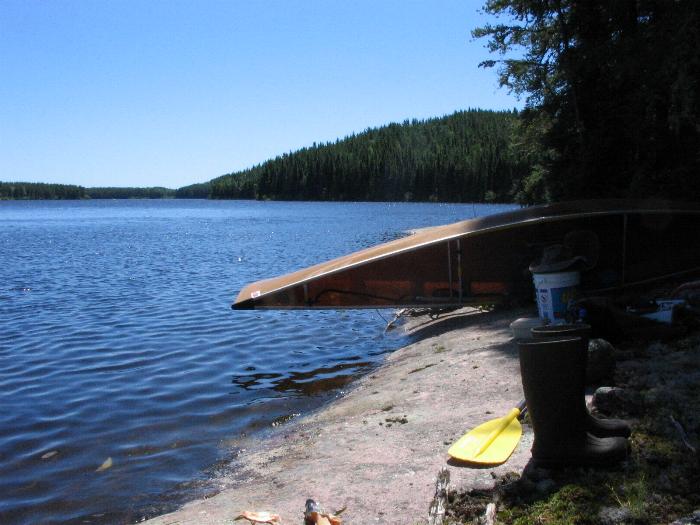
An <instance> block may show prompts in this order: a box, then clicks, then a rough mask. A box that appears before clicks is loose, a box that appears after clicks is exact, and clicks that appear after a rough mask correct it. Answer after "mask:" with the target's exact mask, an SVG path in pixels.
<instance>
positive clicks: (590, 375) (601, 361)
mask: <svg viewBox="0 0 700 525" xmlns="http://www.w3.org/2000/svg"><path fill="white" fill-rule="evenodd" d="M614 372H615V348H614V347H613V345H611V344H610V343H608V342H607V341H606V340H605V339H591V340H590V342H589V343H588V365H587V366H586V383H587V384H596V383H600V382H601V381H605V380H606V379H609V378H611V377H612V376H613V373H614Z"/></svg>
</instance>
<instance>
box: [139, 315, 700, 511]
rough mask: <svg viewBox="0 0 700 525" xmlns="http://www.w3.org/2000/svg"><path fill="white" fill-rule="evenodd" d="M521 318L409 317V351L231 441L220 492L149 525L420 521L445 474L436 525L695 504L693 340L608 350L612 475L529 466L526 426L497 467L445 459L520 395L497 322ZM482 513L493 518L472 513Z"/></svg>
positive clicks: (603, 393) (699, 375)
mask: <svg viewBox="0 0 700 525" xmlns="http://www.w3.org/2000/svg"><path fill="white" fill-rule="evenodd" d="M527 313H531V312H530V311H525V310H510V311H501V312H486V313H484V312H478V311H474V310H469V309H463V310H458V311H456V312H453V313H450V314H446V315H443V316H441V317H439V318H438V319H430V318H429V317H428V316H423V317H419V318H415V319H412V320H410V322H409V323H407V325H406V326H405V327H404V329H405V330H407V332H408V333H409V335H410V336H411V340H412V341H413V342H412V343H411V344H409V345H408V346H406V347H404V348H402V349H400V350H397V351H396V352H394V353H392V354H391V355H389V356H388V357H387V359H386V362H385V363H384V364H383V365H382V366H381V367H380V368H378V369H377V370H376V371H374V372H373V373H372V374H371V375H368V376H366V377H364V378H362V379H360V380H358V381H357V382H356V384H355V385H354V386H353V387H352V388H351V389H350V390H349V391H348V392H347V393H345V394H344V395H343V396H341V397H340V398H339V399H337V400H336V401H334V402H332V403H331V404H330V405H328V406H327V407H325V408H323V409H322V410H320V411H319V412H317V413H315V414H312V415H309V416H306V417H303V418H299V419H298V420H293V421H290V422H289V423H287V424H285V425H282V426H280V427H279V428H277V429H275V431H274V433H273V434H272V435H271V436H270V437H269V438H268V439H266V440H264V441H261V442H248V443H240V444H239V445H240V447H241V449H242V452H241V454H240V455H239V457H238V459H237V461H236V464H235V465H234V466H233V467H232V469H231V471H232V472H235V474H231V475H230V476H228V477H226V476H225V477H224V478H223V479H222V480H221V485H222V486H225V487H226V488H225V489H224V490H222V492H220V493H219V494H217V495H215V496H213V497H211V498H208V499H202V500H197V501H193V502H190V503H188V504H186V505H185V506H184V507H182V508H181V509H179V510H177V511H175V512H173V513H169V514H166V515H163V516H159V517H157V518H154V519H151V520H149V521H148V523H151V524H159V525H165V524H195V523H196V524H227V523H233V520H234V518H235V517H236V516H238V515H239V514H240V512H241V511H243V510H257V511H262V510H267V511H273V512H275V513H277V514H279V515H281V517H282V523H285V524H289V523H301V521H302V512H303V508H304V503H305V501H306V499H307V498H314V499H315V500H317V501H320V502H321V503H322V504H323V505H324V506H325V508H326V509H328V510H338V509H345V510H344V511H343V513H342V518H343V522H344V523H348V524H369V523H372V524H387V525H388V524H408V525H412V524H419V523H426V522H427V519H428V509H429V506H430V504H431V499H432V497H433V495H434V492H435V480H436V476H438V473H439V472H440V470H441V469H442V468H444V467H447V468H448V470H449V473H450V477H451V492H450V496H449V500H448V504H447V516H446V518H445V521H444V523H445V524H447V523H486V522H487V521H484V520H485V519H492V520H493V519H495V521H491V522H492V523H509V524H510V523H512V524H526V523H534V522H537V523H546V524H569V523H581V524H584V523H585V524H606V525H607V524H613V523H644V524H646V523H648V524H651V523H669V522H671V521H673V520H676V519H680V518H683V517H684V516H686V517H687V516H691V517H692V512H693V511H694V510H695V509H698V508H700V496H699V492H698V490H699V489H698V487H700V468H699V467H700V464H699V463H698V453H697V445H698V432H699V429H700V410H698V409H700V406H699V405H700V390H698V389H699V388H700V336H693V335H691V336H686V337H683V338H680V339H676V340H674V341H672V342H665V343H658V342H656V343H651V344H648V343H645V344H640V343H634V344H631V343H630V344H620V345H617V346H616V348H615V350H614V357H615V360H616V363H617V370H616V373H615V377H614V380H613V381H612V382H611V383H610V384H609V385H608V386H610V388H608V389H607V390H599V392H598V394H597V396H596V397H595V399H594V402H595V405H596V406H597V407H598V409H599V410H601V411H603V410H604V411H605V412H606V414H609V415H615V416H616V417H620V416H622V417H627V418H630V419H631V420H632V421H633V422H634V426H633V435H632V438H631V443H632V455H631V456H630V459H629V460H628V461H627V462H626V463H625V465H624V466H622V467H620V468H619V469H617V470H613V471H593V470H585V469H572V470H570V471H568V470H567V471H560V472H549V471H542V470H537V469H532V468H531V467H529V465H528V462H529V460H530V446H531V444H532V432H531V429H530V427H529V426H528V424H527V421H526V422H525V424H524V426H523V427H524V432H523V437H522V439H521V441H520V443H519V445H518V447H517V448H516V449H515V451H514V453H513V455H512V456H511V457H510V459H509V460H508V461H507V462H506V463H505V464H503V465H500V466H498V467H495V468H483V469H474V468H468V467H465V466H464V465H460V464H457V463H454V462H451V461H448V456H447V454H446V451H447V448H448V447H449V445H450V444H451V443H453V442H454V441H455V440H456V439H457V438H459V437H460V436H461V435H462V434H463V433H464V432H466V431H467V430H469V429H471V428H473V427H474V426H476V425H478V424H479V423H482V422H484V421H486V420H488V419H491V418H493V417H496V416H499V415H503V414H505V413H506V412H507V411H508V410H509V409H510V408H512V407H513V406H515V405H516V404H517V402H518V401H519V400H520V399H521V398H522V386H521V383H520V374H519V363H518V358H517V347H516V345H515V343H514V342H513V340H512V336H511V332H510V329H509V324H510V322H511V321H513V320H514V319H516V318H517V317H521V316H523V315H524V314H527ZM674 421H675V423H674ZM679 429H680V430H679ZM681 436H684V437H681ZM692 449H694V450H695V452H692ZM489 504H492V508H491V510H490V512H491V515H492V518H484V516H485V515H486V514H487V512H486V511H487V507H488V505H489ZM689 519H690V518H689ZM687 523H693V522H692V521H688V522H687Z"/></svg>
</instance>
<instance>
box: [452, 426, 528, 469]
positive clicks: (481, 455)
mask: <svg viewBox="0 0 700 525" xmlns="http://www.w3.org/2000/svg"><path fill="white" fill-rule="evenodd" d="M507 419H510V421H507ZM499 428H502V430H501V431H500V432H499V431H498V430H499ZM494 432H496V435H495V436H494ZM522 433H523V430H522V427H521V426H520V421H518V418H517V417H512V416H511V415H510V414H509V415H508V416H504V417H499V418H496V419H492V420H491V421H487V422H486V423H482V424H481V425H479V426H478V427H476V428H474V429H473V430H471V431H470V432H469V433H467V434H465V435H463V436H462V437H461V438H459V439H458V440H457V441H456V442H455V444H454V445H452V446H451V447H450V449H449V450H448V451H447V453H448V454H449V455H450V457H452V458H454V459H458V460H460V461H467V462H469V463H476V464H479V465H500V464H501V463H504V462H505V461H506V460H507V459H508V458H509V457H510V455H511V454H512V453H513V450H515V447H516V445H517V444H518V441H520V436H521V435H522ZM489 440H491V442H490V444H488V446H486V447H485V448H484V445H485V444H486V443H488V441H489ZM482 449H483V451H481V450H482ZM480 451H481V452H480Z"/></svg>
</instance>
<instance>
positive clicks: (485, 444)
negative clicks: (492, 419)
mask: <svg viewBox="0 0 700 525" xmlns="http://www.w3.org/2000/svg"><path fill="white" fill-rule="evenodd" d="M524 408H525V400H524V399H523V400H522V401H520V403H518V406H517V407H515V408H513V409H511V411H510V412H508V414H506V415H505V416H504V417H502V418H501V423H500V424H499V425H498V426H497V427H496V428H494V429H493V430H492V431H491V433H490V434H489V435H488V436H486V439H485V440H484V442H483V443H482V444H481V446H480V447H479V448H478V450H477V451H476V454H474V457H478V456H479V455H480V454H482V453H483V452H484V451H485V450H486V449H487V448H489V447H490V446H491V443H493V442H494V440H495V439H496V438H497V437H498V436H499V435H500V434H501V432H503V430H505V428H506V427H507V426H508V425H510V422H511V421H513V420H514V419H515V418H516V417H518V416H519V415H520V414H521V413H522V411H523V409H524Z"/></svg>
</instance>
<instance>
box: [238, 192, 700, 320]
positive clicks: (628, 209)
mask: <svg viewBox="0 0 700 525" xmlns="http://www.w3.org/2000/svg"><path fill="white" fill-rule="evenodd" d="M699 228H700V207H698V206H697V205H694V204H692V205H691V204H678V203H669V202H631V201H586V202H575V203H563V204H557V205H551V206H538V207H531V208H524V209H522V210H517V211H514V212H508V213H503V214H497V215H492V216H488V217H481V218H478V219H473V220H469V221H462V222H459V223H455V224H451V225H447V226H440V227H436V228H429V229H426V230H423V231H420V232H418V233H416V234H415V235H412V236H409V237H405V238H402V239H398V240H396V241H393V242H390V243H386V244H382V245H379V246H375V247H372V248H368V249H366V250H362V251H360V252H356V253H353V254H350V255H347V256H344V257H340V258H338V259H334V260H333V261H328V262H326V263H321V264H319V265H316V266H313V267H310V268H306V269H303V270H299V271H297V272H294V273H291V274H287V275H284V276H280V277H276V278H273V279H268V280H265V281H259V282H257V283H253V284H251V285H248V286H246V287H245V288H244V289H243V290H241V292H240V293H239V295H238V297H237V299H236V301H235V302H234V304H233V305H232V307H233V308H235V309H253V308H256V309H257V308H274V309H279V308H304V309H308V308H330V309H335V308H394V307H427V306H431V307H433V306H434V307H438V306H439V307H446V306H460V305H470V304H471V305H474V304H489V303H494V302H498V301H500V300H508V299H522V298H531V297H532V296H533V286H532V275H531V273H530V271H529V269H528V268H529V265H530V264H531V263H532V262H533V261H534V260H536V259H537V258H538V257H539V256H540V255H541V253H542V250H543V248H545V247H547V246H550V245H553V244H562V243H564V242H565V240H567V239H571V238H572V236H573V238H577V237H578V238H584V239H588V240H589V244H590V243H593V244H595V245H596V246H595V251H596V259H597V260H596V263H595V265H594V267H593V268H591V269H589V270H587V271H584V272H582V276H581V279H582V280H581V288H582V289H583V290H584V291H589V292H591V291H610V290H616V289H620V288H624V287H626V286H631V285H635V284H640V283H644V282H649V281H654V280H658V279H663V278H668V277H670V276H674V275H681V274H683V273H693V272H696V271H698V270H699V269H700V243H698V242H697V237H698V235H697V234H696V232H697V231H699ZM591 240H592V241H591ZM593 241H594V242H593ZM567 242H568V241H567ZM588 249H590V246H589V247H588Z"/></svg>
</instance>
